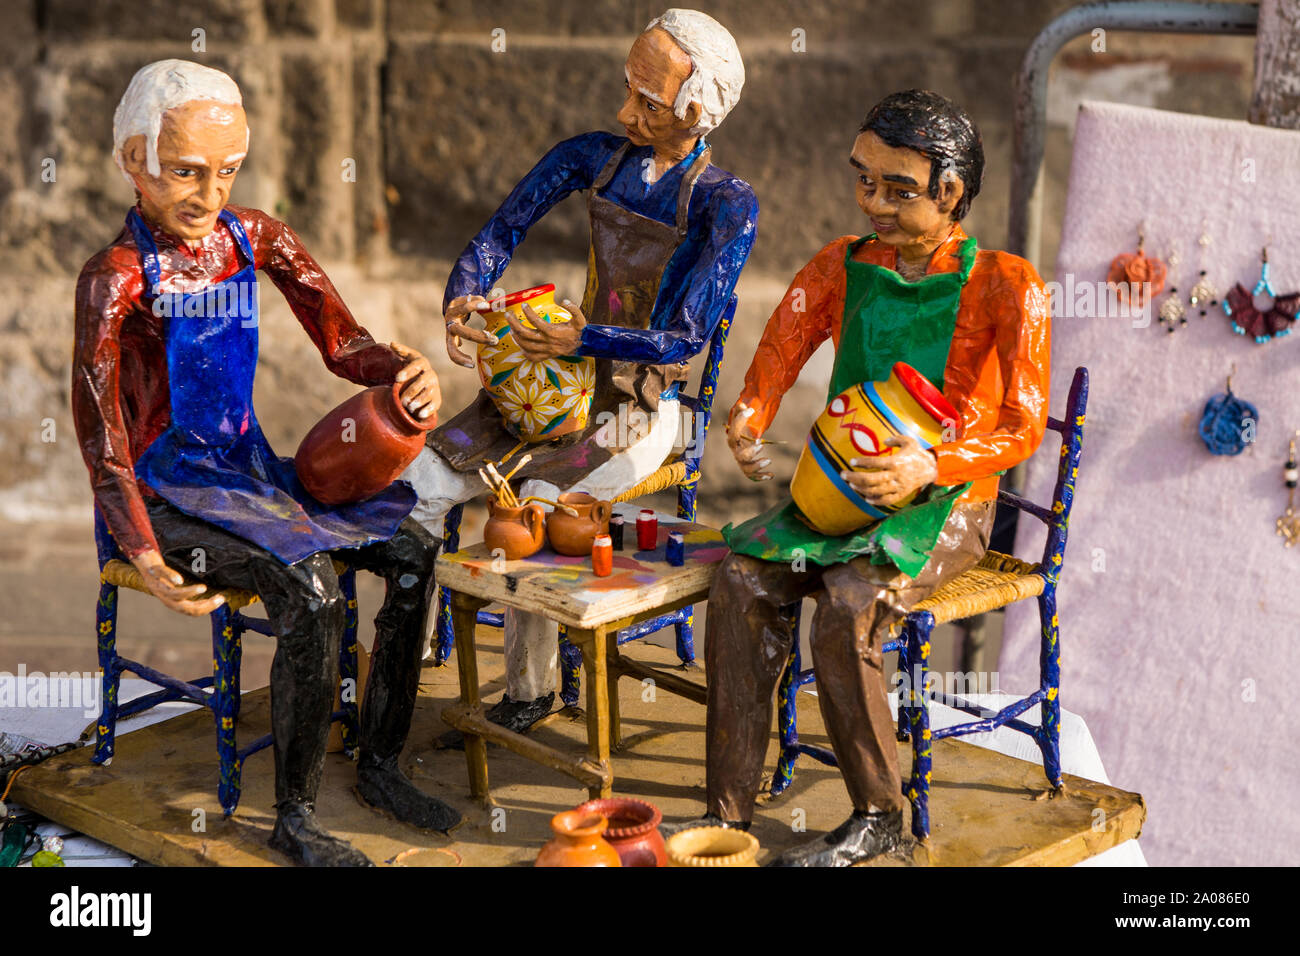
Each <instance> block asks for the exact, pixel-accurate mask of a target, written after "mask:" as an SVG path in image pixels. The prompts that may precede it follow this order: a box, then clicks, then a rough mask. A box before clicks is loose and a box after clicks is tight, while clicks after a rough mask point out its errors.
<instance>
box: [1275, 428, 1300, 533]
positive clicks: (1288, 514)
mask: <svg viewBox="0 0 1300 956" xmlns="http://www.w3.org/2000/svg"><path fill="white" fill-rule="evenodd" d="M1296 434H1297V435H1300V431H1297V432H1296ZM1282 477H1283V478H1284V479H1285V481H1286V511H1285V513H1283V515H1282V517H1280V518H1278V519H1277V533H1278V535H1279V536H1280V537H1281V538H1282V540H1283V542H1284V543H1285V544H1286V546H1287V547H1288V548H1289V547H1291V546H1292V545H1294V544H1295V543H1296V540H1297V539H1300V516H1297V515H1296V513H1295V486H1296V479H1297V478H1300V471H1298V470H1297V469H1296V461H1295V435H1292V436H1291V450H1290V454H1288V455H1287V459H1286V465H1284V466H1283V468H1282Z"/></svg>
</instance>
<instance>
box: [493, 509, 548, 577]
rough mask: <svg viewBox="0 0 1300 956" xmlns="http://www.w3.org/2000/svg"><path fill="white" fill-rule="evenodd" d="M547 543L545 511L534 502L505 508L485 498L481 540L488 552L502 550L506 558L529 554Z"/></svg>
mask: <svg viewBox="0 0 1300 956" xmlns="http://www.w3.org/2000/svg"><path fill="white" fill-rule="evenodd" d="M545 542H546V512H545V511H543V510H542V506H541V505H539V504H536V503H535V502H530V503H528V504H526V505H521V506H518V507H514V508H508V507H506V506H505V505H503V504H501V502H499V501H498V500H497V496H496V495H492V496H491V497H490V498H488V520H487V524H485V525H484V526H483V543H484V544H486V545H487V546H488V550H489V551H497V550H501V551H503V552H505V558H506V560H507V561H518V560H520V559H521V558H527V557H531V556H532V555H534V554H536V553H537V552H538V551H540V550H541V549H542V545H543V544H545Z"/></svg>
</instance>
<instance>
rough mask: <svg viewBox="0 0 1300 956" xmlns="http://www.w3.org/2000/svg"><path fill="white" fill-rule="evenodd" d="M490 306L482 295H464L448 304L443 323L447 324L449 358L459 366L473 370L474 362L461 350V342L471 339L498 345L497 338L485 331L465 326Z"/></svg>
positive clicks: (482, 343)
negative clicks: (473, 316) (471, 317)
mask: <svg viewBox="0 0 1300 956" xmlns="http://www.w3.org/2000/svg"><path fill="white" fill-rule="evenodd" d="M487 306H488V300H487V299H485V298H483V296H481V295H462V296H461V297H460V298H458V299H452V300H451V302H449V303H448V304H447V311H446V313H445V314H444V315H443V317H442V318H443V321H444V322H446V323H447V357H448V358H450V359H451V360H452V361H453V362H455V363H456V364H457V365H463V366H464V367H465V368H473V367H474V360H473V359H472V358H470V357H469V356H468V355H466V354H465V353H464V352H462V351H461V350H460V340H461V339H469V340H470V341H471V342H477V343H479V344H480V345H496V344H497V337H496V336H495V335H493V334H492V333H491V332H488V331H486V330H484V329H472V328H470V327H469V326H468V325H466V324H465V322H466V319H467V318H468V317H469V316H472V315H475V314H477V313H478V312H479V309H480V308H485V307H487Z"/></svg>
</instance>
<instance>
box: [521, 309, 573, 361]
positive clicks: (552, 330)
mask: <svg viewBox="0 0 1300 956" xmlns="http://www.w3.org/2000/svg"><path fill="white" fill-rule="evenodd" d="M561 304H562V305H563V306H564V308H565V309H566V310H567V311H568V313H569V315H570V316H571V318H570V319H569V321H568V322H547V321H546V320H545V319H544V318H542V317H541V316H540V315H538V314H537V313H536V312H534V311H533V307H532V306H531V305H529V304H528V303H524V315H526V316H528V321H529V322H531V323H533V328H531V329H530V328H529V327H528V326H526V325H524V323H522V322H520V321H519V320H518V319H516V318H515V317H514V316H513V315H511V314H510V313H509V312H507V313H506V321H507V322H509V323H510V328H511V329H513V330H514V333H515V340H516V341H518V342H519V347H520V348H521V349H523V351H524V357H525V358H526V359H528V360H529V361H530V362H541V361H545V360H546V359H548V358H555V357H556V356H557V355H573V354H574V353H575V352H577V351H578V346H579V344H581V342H582V330H583V328H585V327H586V325H587V317H586V316H585V315H583V314H582V310H581V309H580V308H578V307H577V306H576V305H574V304H573V303H572V302H570V301H569V300H568V299H565V300H564V302H563V303H561Z"/></svg>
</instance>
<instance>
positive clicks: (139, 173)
mask: <svg viewBox="0 0 1300 956" xmlns="http://www.w3.org/2000/svg"><path fill="white" fill-rule="evenodd" d="M122 165H123V166H125V167H126V171H127V173H128V174H129V175H130V176H131V177H132V178H133V179H139V178H141V177H143V176H146V175H148V170H147V169H146V166H147V165H148V154H147V153H146V151H145V145H144V134H143V133H137V134H136V135H135V136H132V137H131V138H130V139H128V140H127V141H126V142H125V143H124V144H123V145H122Z"/></svg>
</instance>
